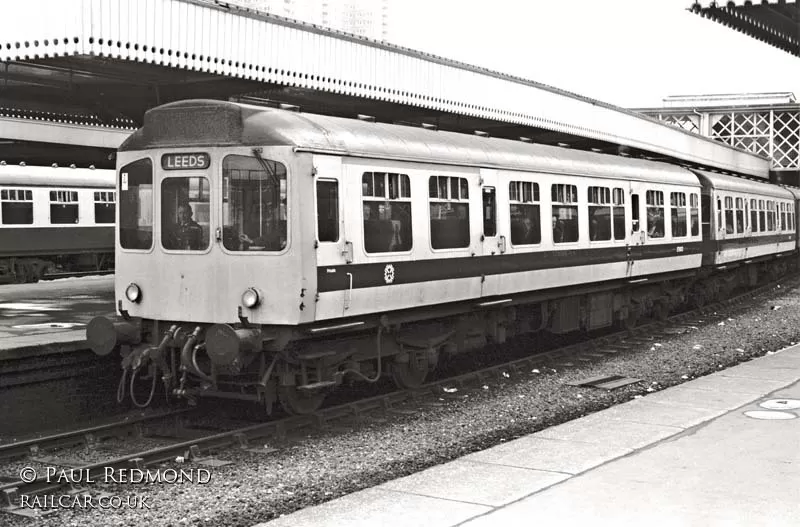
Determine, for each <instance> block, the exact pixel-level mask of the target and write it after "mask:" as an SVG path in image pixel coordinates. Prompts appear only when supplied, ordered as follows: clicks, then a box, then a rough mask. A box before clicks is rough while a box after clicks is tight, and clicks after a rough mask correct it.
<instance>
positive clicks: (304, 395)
mask: <svg viewBox="0 0 800 527" xmlns="http://www.w3.org/2000/svg"><path fill="white" fill-rule="evenodd" d="M324 400H325V393H324V392H320V391H318V390H316V391H310V390H298V389H297V386H278V401H280V403H281V407H282V408H283V409H284V410H285V411H286V413H287V414H290V415H305V414H310V413H314V412H316V411H317V410H319V407H320V406H322V402H323V401H324Z"/></svg>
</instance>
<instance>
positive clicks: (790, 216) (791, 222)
mask: <svg viewBox="0 0 800 527" xmlns="http://www.w3.org/2000/svg"><path fill="white" fill-rule="evenodd" d="M786 208H787V212H786V218H787V219H786V221H788V222H789V230H790V231H793V230H794V225H795V224H794V221H795V219H794V203H789V204H788V205H786Z"/></svg>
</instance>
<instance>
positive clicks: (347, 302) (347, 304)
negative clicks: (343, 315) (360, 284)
mask: <svg viewBox="0 0 800 527" xmlns="http://www.w3.org/2000/svg"><path fill="white" fill-rule="evenodd" d="M347 279H348V280H349V281H350V286H349V288H348V289H347V294H346V295H345V297H344V308H345V309H346V310H347V309H350V303H351V302H352V301H353V273H347Z"/></svg>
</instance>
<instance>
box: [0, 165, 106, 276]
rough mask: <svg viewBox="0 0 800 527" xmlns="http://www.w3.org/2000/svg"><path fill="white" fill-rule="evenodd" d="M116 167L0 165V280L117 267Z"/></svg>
mask: <svg viewBox="0 0 800 527" xmlns="http://www.w3.org/2000/svg"><path fill="white" fill-rule="evenodd" d="M114 181H115V177H114V172H113V171H111V170H94V169H88V168H58V167H31V166H24V165H5V164H2V165H0V281H17V282H35V281H37V280H38V279H39V278H40V277H41V276H42V275H43V274H44V272H45V271H46V270H47V269H48V268H51V267H53V266H56V265H57V266H59V267H60V268H62V269H63V270H68V271H73V270H98V269H103V268H113V264H114V259H113V258H114V218H115V202H116V198H115V195H116V192H115V189H114V184H115V183H114Z"/></svg>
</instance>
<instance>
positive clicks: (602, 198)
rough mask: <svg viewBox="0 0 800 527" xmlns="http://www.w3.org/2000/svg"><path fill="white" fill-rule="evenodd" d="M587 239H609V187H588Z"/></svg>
mask: <svg viewBox="0 0 800 527" xmlns="http://www.w3.org/2000/svg"><path fill="white" fill-rule="evenodd" d="M588 190H589V192H588V197H589V239H590V240H591V241H593V242H594V241H605V240H610V239H611V189H609V188H606V187H589V189H588Z"/></svg>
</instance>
